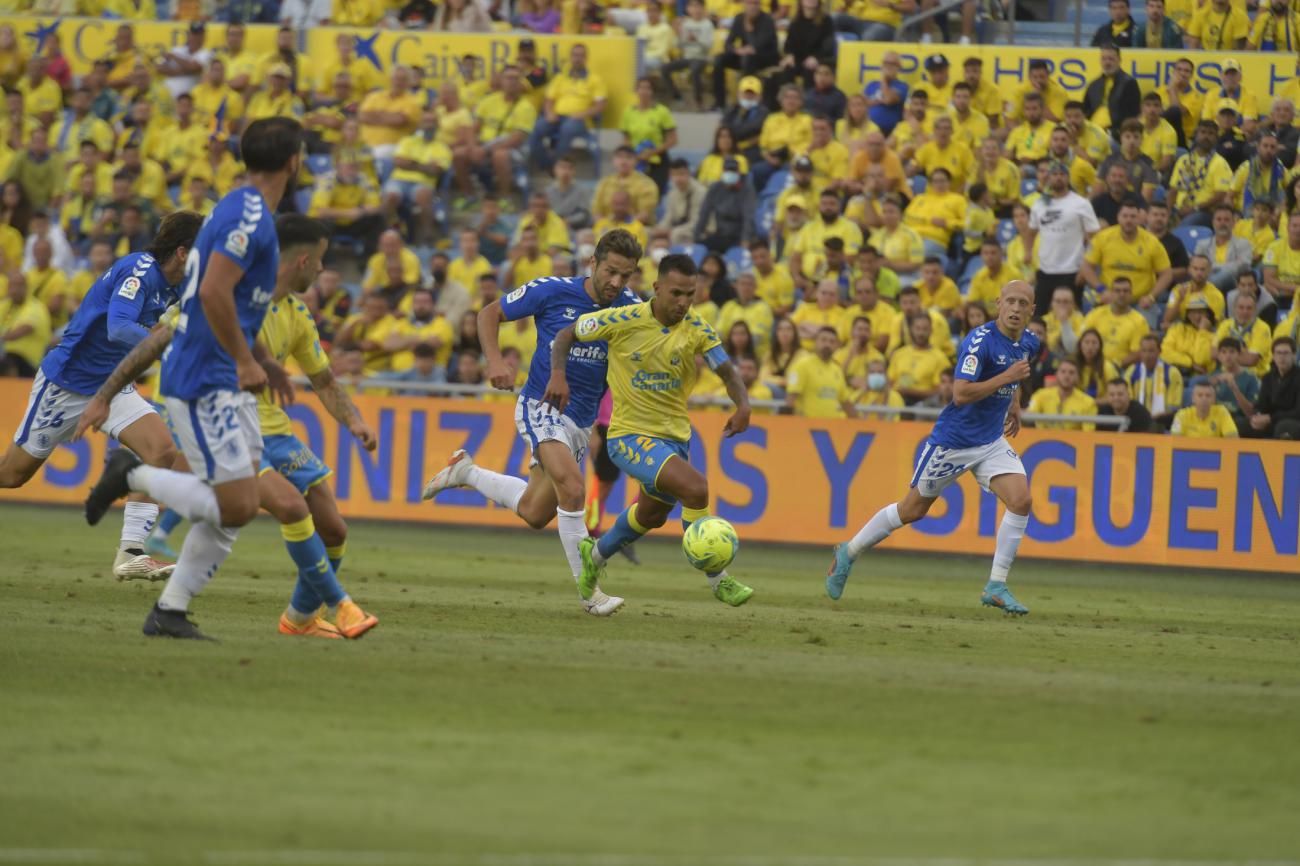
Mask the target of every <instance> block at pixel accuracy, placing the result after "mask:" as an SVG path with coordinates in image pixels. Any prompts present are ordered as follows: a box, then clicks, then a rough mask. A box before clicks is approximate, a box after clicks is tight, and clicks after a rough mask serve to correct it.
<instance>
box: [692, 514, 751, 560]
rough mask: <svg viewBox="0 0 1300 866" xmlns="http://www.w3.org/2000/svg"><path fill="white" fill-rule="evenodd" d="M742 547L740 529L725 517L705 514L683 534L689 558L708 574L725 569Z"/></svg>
mask: <svg viewBox="0 0 1300 866" xmlns="http://www.w3.org/2000/svg"><path fill="white" fill-rule="evenodd" d="M739 550H740V538H739V537H738V536H737V535H736V528H735V527H734V526H732V525H731V524H730V523H728V522H727V521H725V520H723V519H722V518H721V517H701V518H700V519H699V520H697V521H695V522H694V523H692V524H691V525H690V527H689V528H688V529H687V530H686V534H685V535H684V536H682V553H685V554H686V560H687V561H688V562H689V563H690V564H691V565H693V566H694V567H695V568H698V569H699V570H700V571H703V572H706V573H716V572H719V571H722V570H723V569H724V568H726V567H727V566H728V565H731V562H732V560H734V559H735V558H736V553H737V552H738V551H739Z"/></svg>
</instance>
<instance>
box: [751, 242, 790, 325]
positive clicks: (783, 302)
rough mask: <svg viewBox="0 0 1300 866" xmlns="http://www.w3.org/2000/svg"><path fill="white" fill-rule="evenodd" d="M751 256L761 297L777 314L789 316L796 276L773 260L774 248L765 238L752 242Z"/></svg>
mask: <svg viewBox="0 0 1300 866" xmlns="http://www.w3.org/2000/svg"><path fill="white" fill-rule="evenodd" d="M749 257H750V260H751V261H752V262H753V264H754V279H755V281H756V282H757V284H758V296H759V298H761V299H762V300H763V301H764V302H765V303H766V304H767V305H768V306H769V307H771V308H772V312H773V313H774V314H775V315H776V316H778V317H785V316H788V315H789V314H790V311H791V310H792V309H794V278H793V277H792V276H791V275H790V271H789V269H787V268H786V266H785V265H783V264H780V263H778V262H775V261H773V260H772V249H771V248H770V247H769V246H768V245H767V241H764V240H755V241H751V242H750V244H749Z"/></svg>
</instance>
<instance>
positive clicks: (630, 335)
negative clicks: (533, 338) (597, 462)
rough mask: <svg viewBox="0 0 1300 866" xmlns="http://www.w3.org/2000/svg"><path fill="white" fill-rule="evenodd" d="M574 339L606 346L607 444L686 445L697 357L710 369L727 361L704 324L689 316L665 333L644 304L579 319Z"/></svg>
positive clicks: (713, 334)
mask: <svg viewBox="0 0 1300 866" xmlns="http://www.w3.org/2000/svg"><path fill="white" fill-rule="evenodd" d="M574 333H575V335H576V337H577V339H578V340H579V341H580V342H583V343H590V342H592V341H594V340H605V341H606V342H608V343H609V374H608V377H609V387H610V389H611V390H612V391H613V393H614V416H613V417H612V418H611V419H610V423H609V433H608V438H610V439H614V438H617V437H619V436H631V435H642V436H655V437H659V438H663V439H673V440H676V441H678V442H688V441H690V438H691V419H690V417H689V416H688V415H687V414H686V399H687V397H688V396H689V395H690V393H691V391H692V390H693V389H694V387H695V380H696V378H697V372H696V366H695V357H696V356H697V355H703V356H704V357H705V358H706V360H708V362H709V366H710V367H712V368H716V367H717V366H718V365H720V364H722V363H724V362H726V361H727V356H726V353H725V352H724V351H723V349H722V343H721V342H720V341H719V340H718V335H717V333H716V332H714V330H713V328H711V327H710V326H709V324H708V323H707V322H705V321H704V320H703V319H701V318H700V317H699V316H696V315H694V314H691V313H688V314H687V315H686V318H685V319H683V320H682V321H680V322H678V323H677V324H676V325H674V326H672V327H670V328H668V327H664V325H663V324H662V323H661V322H660V321H659V320H658V319H656V318H655V316H654V313H653V311H652V310H651V302H650V301H646V302H645V303H643V304H639V305H637V306H635V307H616V308H614V309H611V310H600V311H598V312H594V313H587V314H586V315H583V316H580V317H579V318H578V322H577V326H576V327H575V328H574Z"/></svg>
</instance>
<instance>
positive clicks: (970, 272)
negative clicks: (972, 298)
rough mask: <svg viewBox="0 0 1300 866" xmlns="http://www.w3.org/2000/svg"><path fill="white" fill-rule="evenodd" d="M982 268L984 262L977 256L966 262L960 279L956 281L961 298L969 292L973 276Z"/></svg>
mask: <svg viewBox="0 0 1300 866" xmlns="http://www.w3.org/2000/svg"><path fill="white" fill-rule="evenodd" d="M982 267H984V260H983V259H982V258H980V257H979V256H975V257H974V258H972V259H971V260H970V261H968V262H966V267H965V268H963V269H962V272H961V277H959V278H958V280H957V288H958V289H960V290H961V293H962V297H965V296H966V293H967V292H969V291H970V283H971V280H973V279H975V274H976V273H977V272H978V271H979V269H980V268H982Z"/></svg>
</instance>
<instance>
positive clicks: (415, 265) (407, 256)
mask: <svg viewBox="0 0 1300 866" xmlns="http://www.w3.org/2000/svg"><path fill="white" fill-rule="evenodd" d="M398 258H399V259H401V260H402V282H404V283H406V284H407V285H408V286H416V285H419V284H420V257H419V256H417V255H416V254H415V253H413V252H412V251H411V250H410V249H408V248H406V247H403V248H402V251H401V252H400V253H398ZM449 273H450V269H449ZM386 285H388V262H387V260H386V259H385V258H384V254H383V253H375V254H374V255H373V256H371V257H370V258H369V259H368V260H367V261H366V273H365V276H364V277H362V278H361V288H362V289H364V290H365V291H367V292H368V291H370V290H371V289H378V288H381V287H383V286H386ZM465 288H467V289H468V288H469V286H465Z"/></svg>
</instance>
